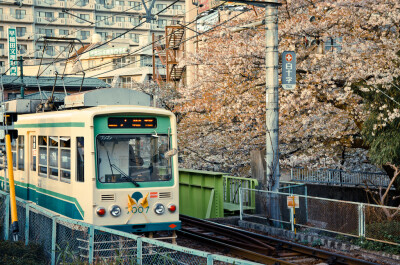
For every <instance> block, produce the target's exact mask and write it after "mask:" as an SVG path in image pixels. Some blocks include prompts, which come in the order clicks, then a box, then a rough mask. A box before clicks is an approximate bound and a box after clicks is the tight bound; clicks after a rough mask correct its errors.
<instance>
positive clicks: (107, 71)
mask: <svg viewBox="0 0 400 265" xmlns="http://www.w3.org/2000/svg"><path fill="white" fill-rule="evenodd" d="M247 11H248V10H244V11H242V12H240V13H239V14H237V15H235V16H233V17H231V18H229V19H228V20H226V21H224V22H222V23H220V24H217V25H215V26H214V27H211V28H210V29H208V30H206V31H204V32H202V33H200V34H199V35H196V36H193V37H190V38H187V39H185V40H184V41H182V42H181V43H180V44H182V43H185V42H187V41H189V40H191V39H193V38H195V37H198V36H200V35H203V34H205V33H208V32H210V31H212V30H213V29H215V28H217V27H219V26H221V25H224V24H226V23H228V22H229V21H231V20H233V19H235V18H236V17H238V16H240V15H242V14H243V13H245V12H247ZM197 20H198V18H197V19H195V20H194V21H191V22H190V23H189V24H191V23H193V22H195V21H197ZM158 41H159V40H158ZM155 42H156V41H155ZM155 42H152V43H149V44H147V45H146V46H144V47H141V48H140V50H142V49H144V48H146V47H148V46H150V45H152V44H153V43H155ZM136 52H137V51H135V53H136ZM131 55H132V54H129V55H126V56H124V57H127V56H131ZM138 61H140V60H135V61H133V62H130V63H129V64H126V65H123V66H121V67H118V68H116V69H112V70H106V71H104V72H101V73H99V74H96V75H92V76H90V77H96V76H99V75H102V74H106V73H109V72H112V71H115V70H118V69H121V68H125V67H126V66H128V65H131V64H134V63H135V62H138ZM110 63H112V62H110ZM102 66H103V65H102ZM90 69H91V68H90ZM90 69H85V71H87V70H90Z"/></svg>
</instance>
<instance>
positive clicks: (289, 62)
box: [282, 51, 296, 90]
mask: <svg viewBox="0 0 400 265" xmlns="http://www.w3.org/2000/svg"><path fill="white" fill-rule="evenodd" d="M282 87H283V89H285V90H293V89H295V88H296V53H295V52H293V51H285V52H283V53H282Z"/></svg>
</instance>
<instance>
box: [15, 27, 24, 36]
mask: <svg viewBox="0 0 400 265" xmlns="http://www.w3.org/2000/svg"><path fill="white" fill-rule="evenodd" d="M25 34H26V28H25V27H17V37H23V36H25Z"/></svg>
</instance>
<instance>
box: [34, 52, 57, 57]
mask: <svg viewBox="0 0 400 265" xmlns="http://www.w3.org/2000/svg"><path fill="white" fill-rule="evenodd" d="M55 55H56V53H55V52H50V51H45V52H44V53H43V51H36V52H35V57H36V58H42V57H43V58H53V57H54V56H55Z"/></svg>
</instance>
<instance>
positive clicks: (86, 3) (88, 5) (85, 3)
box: [67, 0, 95, 10]
mask: <svg viewBox="0 0 400 265" xmlns="http://www.w3.org/2000/svg"><path fill="white" fill-rule="evenodd" d="M67 8H69V9H79V10H93V9H94V8H95V1H93V0H75V1H67Z"/></svg>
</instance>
